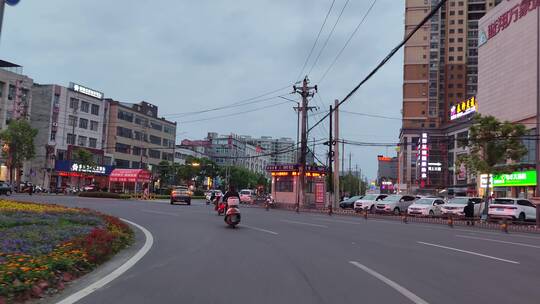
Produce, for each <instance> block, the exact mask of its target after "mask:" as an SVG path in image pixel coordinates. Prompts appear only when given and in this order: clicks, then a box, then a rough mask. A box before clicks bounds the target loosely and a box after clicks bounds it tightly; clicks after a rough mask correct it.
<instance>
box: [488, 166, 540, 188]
mask: <svg viewBox="0 0 540 304" xmlns="http://www.w3.org/2000/svg"><path fill="white" fill-rule="evenodd" d="M513 186H536V170H530V171H520V172H513V173H510V174H500V175H495V176H493V187H513Z"/></svg>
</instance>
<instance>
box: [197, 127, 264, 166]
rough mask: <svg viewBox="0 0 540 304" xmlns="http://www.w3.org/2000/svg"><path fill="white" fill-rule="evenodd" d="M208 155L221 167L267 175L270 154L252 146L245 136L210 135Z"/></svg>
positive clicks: (208, 138)
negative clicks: (243, 169) (240, 168)
mask: <svg viewBox="0 0 540 304" xmlns="http://www.w3.org/2000/svg"><path fill="white" fill-rule="evenodd" d="M206 140H207V141H208V142H209V146H208V148H207V151H206V154H207V155H209V156H210V158H211V159H212V160H213V161H215V162H216V163H217V164H218V165H220V166H239V167H243V168H246V169H248V170H250V171H252V172H256V173H260V174H266V173H267V172H266V165H267V164H268V163H269V161H270V157H269V155H267V154H268V153H265V152H264V151H263V149H262V148H261V147H259V146H256V145H253V144H251V143H250V142H249V141H248V140H247V139H246V137H245V136H239V135H236V134H229V135H218V134H217V133H208V137H207V138H206Z"/></svg>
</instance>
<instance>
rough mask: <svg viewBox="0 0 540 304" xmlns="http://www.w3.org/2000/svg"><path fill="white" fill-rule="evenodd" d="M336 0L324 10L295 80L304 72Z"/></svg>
mask: <svg viewBox="0 0 540 304" xmlns="http://www.w3.org/2000/svg"><path fill="white" fill-rule="evenodd" d="M335 2H336V0H332V4H331V5H330V7H329V8H328V12H326V16H325V17H324V21H323V23H322V25H321V28H320V29H319V33H318V34H317V37H316V38H315V41H314V42H313V46H312V47H311V50H310V51H309V54H308V56H307V57H306V60H305V61H304V65H303V66H302V69H301V70H300V73H298V76H296V80H299V79H300V77H302V73H303V72H304V69H305V68H306V65H307V63H308V62H309V59H310V58H311V55H312V54H313V50H315V46H316V45H317V42H318V41H319V38H320V37H321V33H322V31H323V28H324V26H325V25H326V21H327V20H328V16H329V15H330V12H332V8H333V7H334V3H335Z"/></svg>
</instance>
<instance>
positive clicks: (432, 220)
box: [249, 203, 540, 234]
mask: <svg viewBox="0 0 540 304" xmlns="http://www.w3.org/2000/svg"><path fill="white" fill-rule="evenodd" d="M249 206H250V207H263V205H249ZM274 208H276V209H280V210H287V211H296V205H294V204H281V203H275V206H274ZM298 211H300V212H309V213H319V214H330V212H329V211H330V209H328V208H323V209H321V208H305V207H302V206H301V207H300V209H299V210H298ZM331 214H332V215H339V216H350V217H358V218H363V219H364V220H369V219H370V218H374V219H384V220H390V221H399V222H402V223H404V224H407V223H409V222H413V223H426V224H439V225H448V226H450V227H455V226H462V227H467V226H473V227H477V228H481V229H487V230H501V231H503V232H506V233H509V232H527V233H539V234H540V229H539V228H538V227H537V226H536V224H535V223H532V222H531V223H527V222H525V223H522V222H515V221H508V220H500V221H482V220H481V219H480V218H478V217H476V218H473V219H468V220H467V219H466V218H463V217H442V216H418V215H410V214H405V213H402V214H400V215H394V214H385V213H369V212H365V211H362V212H356V211H354V210H347V209H345V210H344V209H332V212H331ZM467 222H469V225H468V224H467ZM471 222H472V225H471Z"/></svg>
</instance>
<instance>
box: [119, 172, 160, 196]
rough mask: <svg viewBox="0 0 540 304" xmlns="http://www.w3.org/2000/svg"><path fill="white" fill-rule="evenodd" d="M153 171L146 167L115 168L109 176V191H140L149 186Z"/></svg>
mask: <svg viewBox="0 0 540 304" xmlns="http://www.w3.org/2000/svg"><path fill="white" fill-rule="evenodd" d="M151 181H152V173H151V172H150V171H147V170H144V169H114V170H113V171H112V172H111V175H110V177H109V189H110V190H109V191H110V192H121V193H138V192H141V191H143V190H144V189H146V188H148V187H149V186H150V185H149V184H150V182H151Z"/></svg>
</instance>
